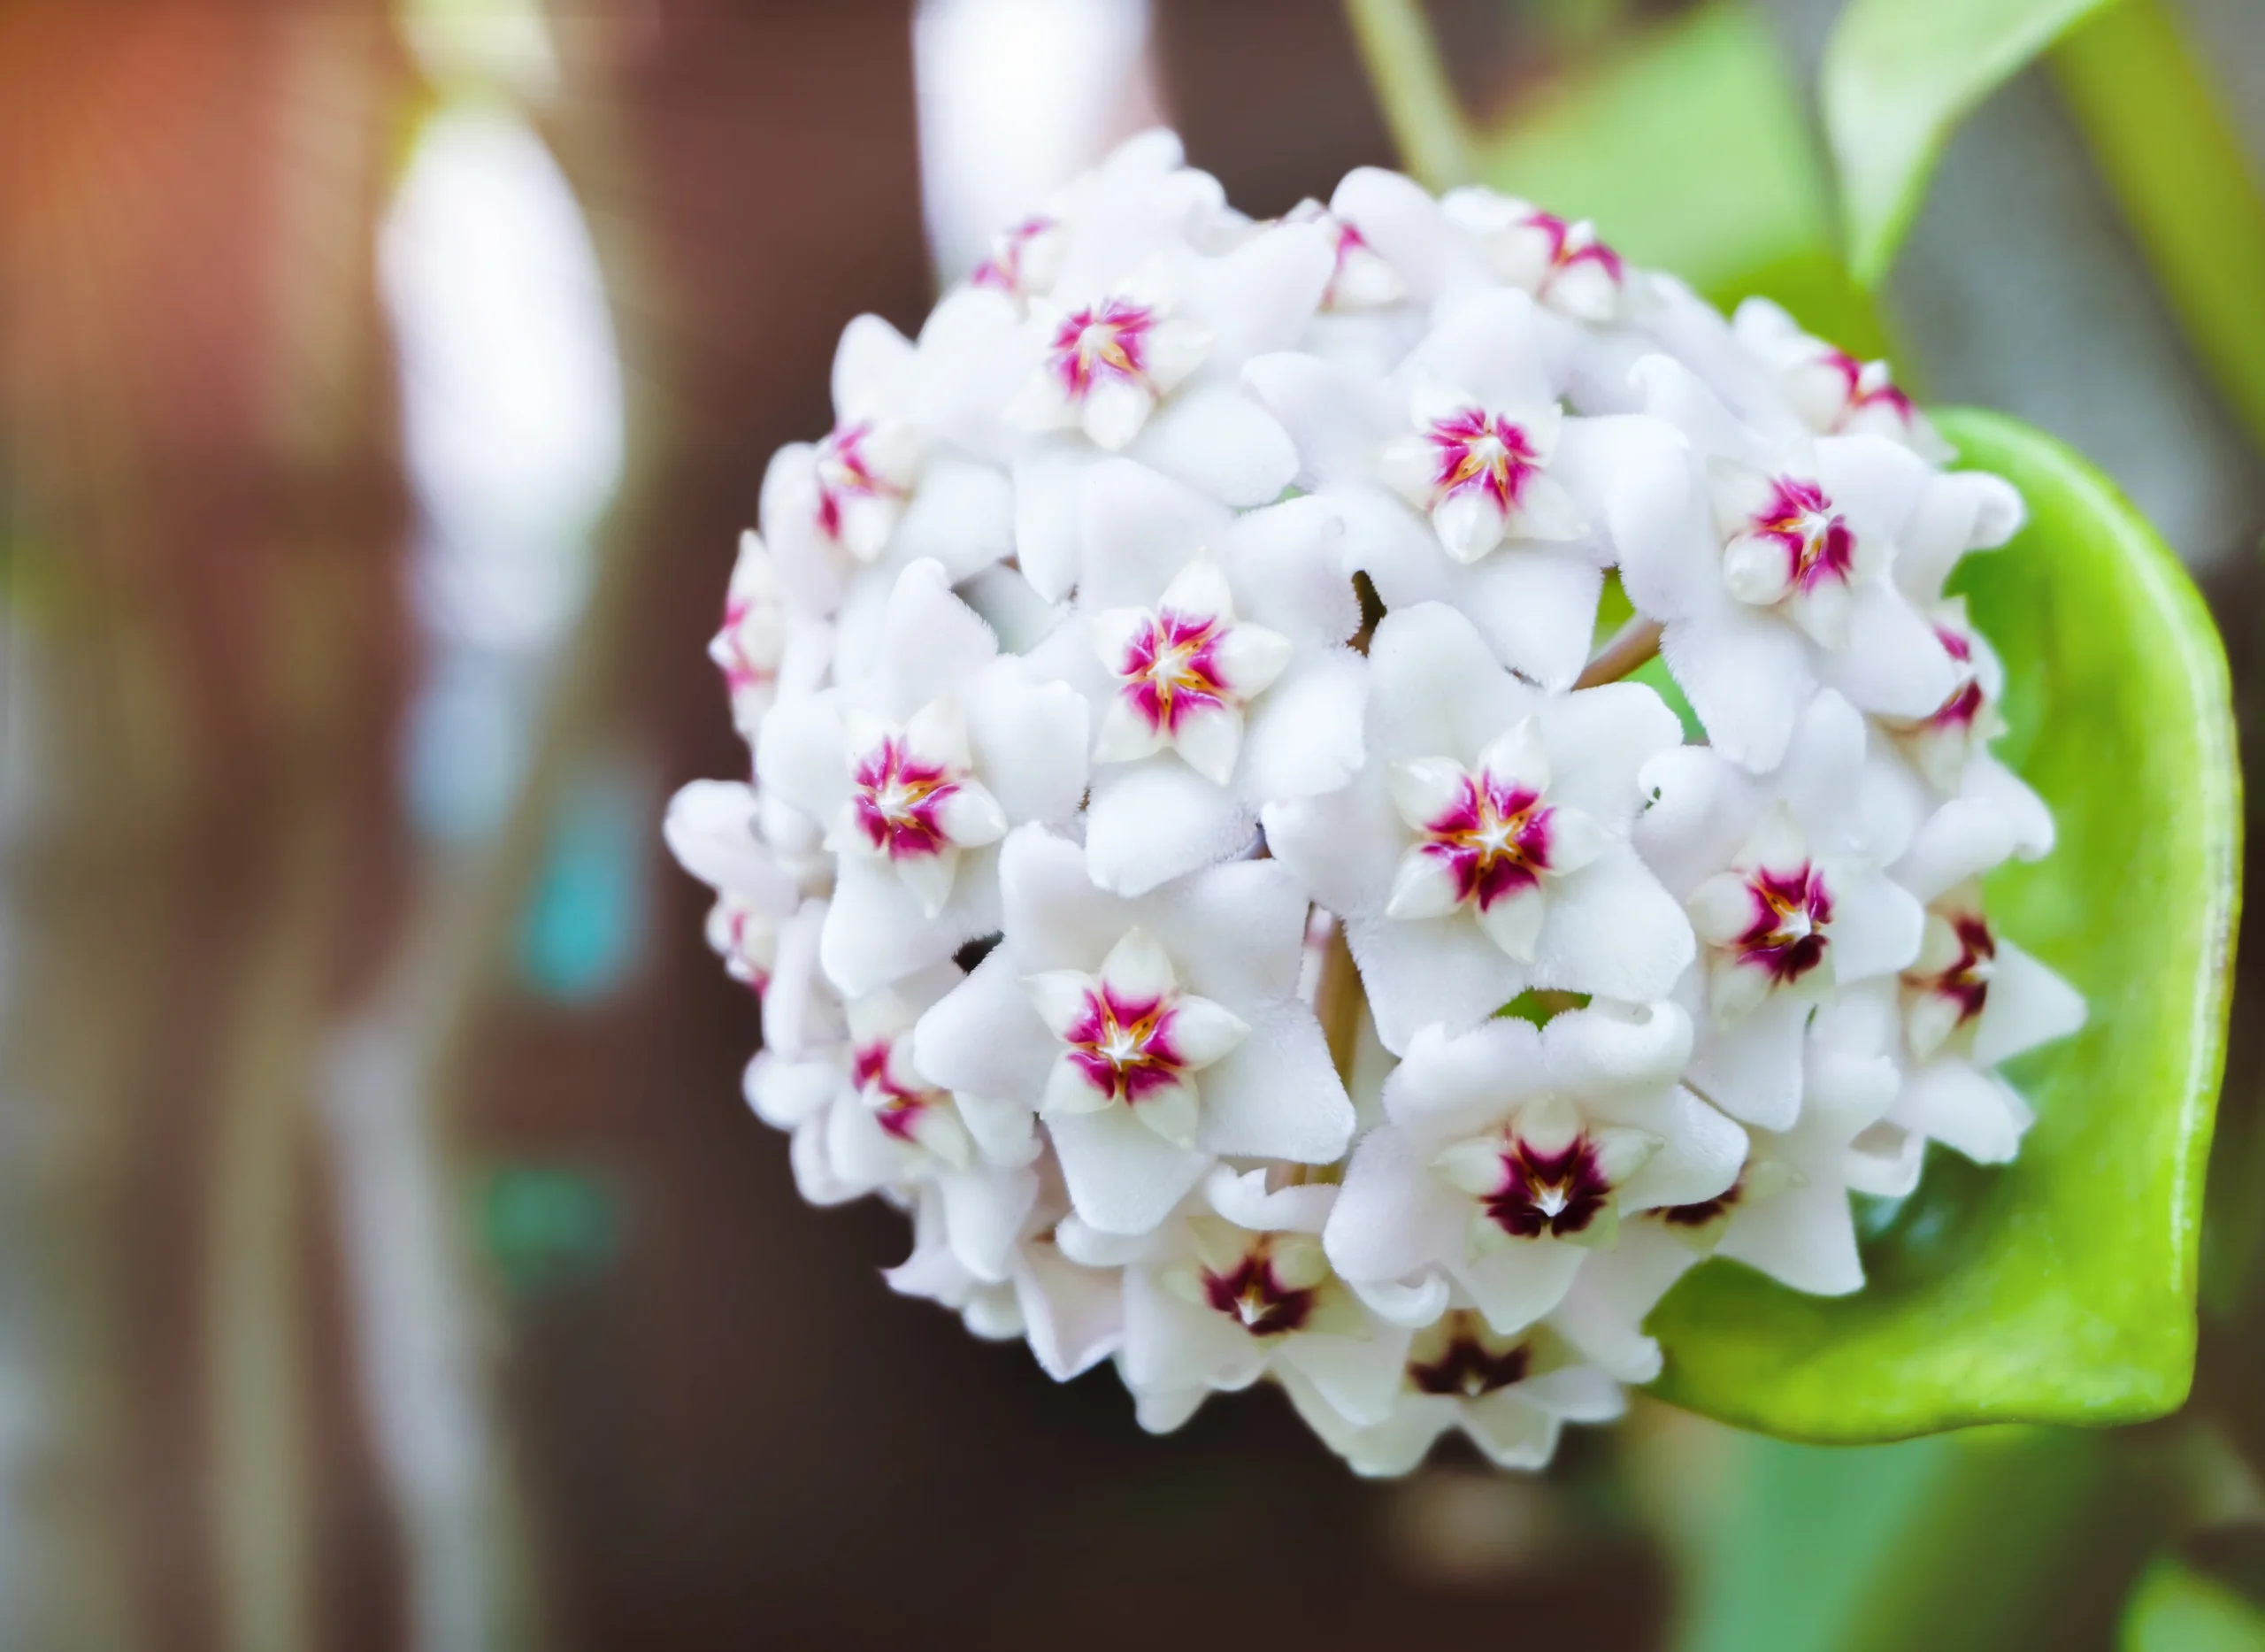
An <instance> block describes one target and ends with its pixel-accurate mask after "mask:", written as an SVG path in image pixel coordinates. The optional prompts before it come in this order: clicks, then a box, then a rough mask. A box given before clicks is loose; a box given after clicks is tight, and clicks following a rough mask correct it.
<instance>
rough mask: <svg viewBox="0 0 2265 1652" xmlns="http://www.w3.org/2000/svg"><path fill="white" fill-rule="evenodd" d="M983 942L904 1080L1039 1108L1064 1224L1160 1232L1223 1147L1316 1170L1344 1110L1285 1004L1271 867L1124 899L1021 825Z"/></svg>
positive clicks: (1294, 950)
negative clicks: (1061, 1188)
mask: <svg viewBox="0 0 2265 1652" xmlns="http://www.w3.org/2000/svg"><path fill="white" fill-rule="evenodd" d="M1000 882H1001V887H1002V891H1003V894H1004V897H1005V898H1004V924H1003V933H1002V940H1001V941H1000V944H999V945H998V946H997V947H996V948H995V949H994V950H993V951H992V953H991V954H990V956H989V957H986V958H985V959H984V960H983V962H982V963H981V964H978V965H977V966H976V969H975V971H974V972H973V973H972V974H971V975H970V976H969V977H968V979H967V980H966V981H965V982H964V984H963V985H962V986H961V987H959V988H958V989H957V990H956V991H955V992H954V993H953V994H952V995H950V996H949V997H948V998H946V999H945V1000H944V1001H943V1002H942V1003H940V1004H938V1005H937V1006H936V1007H935V1008H934V1009H933V1010H930V1011H929V1012H928V1013H927V1015H925V1017H924V1018H922V1019H921V1022H920V1026H919V1028H918V1035H917V1041H916V1045H915V1055H916V1060H917V1064H918V1068H919V1071H920V1072H923V1073H924V1074H925V1075H926V1076H927V1077H928V1079H929V1080H930V1081H931V1082H933V1083H935V1084H939V1085H942V1086H945V1087H949V1088H951V1089H953V1090H956V1091H959V1092H962V1093H968V1092H972V1093H974V1094H976V1095H980V1096H985V1097H988V1098H993V1099H995V1100H997V1101H1000V1102H1003V1103H1017V1104H1019V1105H1020V1106H1022V1107H1023V1108H1025V1110H1033V1111H1035V1110H1040V1109H1043V1110H1044V1114H1045V1128H1046V1133H1047V1134H1048V1138H1049V1139H1050V1140H1051V1141H1052V1142H1053V1145H1054V1147H1055V1149H1056V1153H1057V1154H1058V1156H1059V1157H1060V1159H1061V1163H1062V1170H1063V1177H1064V1179H1065V1180H1066V1181H1067V1183H1068V1187H1069V1195H1070V1201H1071V1205H1072V1207H1073V1208H1074V1209H1075V1210H1076V1212H1077V1214H1078V1216H1079V1218H1081V1219H1082V1220H1083V1221H1085V1222H1086V1223H1087V1224H1089V1225H1090V1226H1093V1227H1094V1228H1097V1229H1100V1230H1101V1231H1102V1232H1104V1233H1145V1232H1147V1231H1148V1230H1149V1229H1151V1228H1153V1227H1155V1226H1156V1225H1157V1224H1158V1223H1160V1222H1162V1221H1163V1219H1164V1218H1165V1217H1166V1216H1167V1215H1168V1214H1169V1213H1170V1212H1171V1209H1172V1207H1173V1206H1174V1205H1176V1204H1178V1203H1179V1201H1180V1199H1181V1198H1182V1197H1184V1196H1185V1195H1186V1193H1187V1192H1188V1190H1189V1189H1191V1188H1192V1187H1194V1185H1195V1183H1196V1181H1197V1180H1198V1179H1200V1178H1201V1177H1202V1173H1203V1172H1204V1171H1205V1169H1206V1168H1208V1167H1209V1164H1210V1163H1211V1162H1212V1160H1213V1159H1215V1158H1217V1157H1219V1156H1230V1155H1232V1156H1253V1157H1266V1158H1280V1159H1288V1160H1292V1161H1294V1162H1297V1163H1301V1164H1326V1163H1328V1162H1329V1161H1331V1160H1332V1159H1334V1158H1336V1157H1337V1156H1339V1155H1340V1154H1341V1153H1342V1152H1343V1151H1344V1149H1345V1145H1346V1142H1347V1138H1348V1137H1349V1136H1350V1135H1351V1133H1352V1127H1353V1110H1352V1103H1350V1102H1349V1101H1348V1100H1347V1098H1346V1095H1345V1088H1344V1086H1343V1084H1342V1083H1341V1082H1340V1080H1338V1077H1337V1075H1336V1072H1335V1071H1334V1070H1333V1069H1332V1067H1331V1065H1330V1062H1329V1052H1328V1049H1327V1047H1326V1045H1325V1044H1324V1041H1323V1040H1322V1035H1321V1028H1320V1026H1319V1024H1318V1023H1317V1021H1316V1020H1315V1019H1314V1017H1313V1012H1312V1011H1311V1010H1309V1009H1308V1008H1307V1007H1306V1006H1305V1005H1304V1004H1303V1003H1301V1002H1300V1001H1299V1000H1298V997H1297V985H1298V971H1299V965H1300V963H1301V957H1302V952H1303V946H1304V934H1305V922H1306V903H1305V898H1304V895H1303V893H1302V892H1301V890H1300V889H1299V888H1298V887H1297V882H1296V880H1295V879H1294V878H1293V877H1292V876H1291V875H1290V874H1289V873H1288V872H1286V871H1285V870H1284V869H1283V868H1281V867H1279V866H1276V865H1272V864H1267V863H1264V862H1240V863H1236V864H1229V865H1225V866H1216V867H1212V868H1210V869H1209V870H1207V871H1204V872H1197V873H1195V874H1194V875H1193V876H1191V877H1188V878H1186V879H1182V880H1178V881H1176V882H1174V883H1172V884H1169V885H1167V886H1165V887H1163V888H1161V889H1158V890H1156V891H1155V892H1153V893H1152V894H1149V895H1145V896H1143V897H1141V898H1140V899H1139V900H1126V899H1124V898H1122V897H1120V896H1117V895H1110V894H1108V893H1107V892H1105V891H1103V890H1102V889H1100V888H1098V887H1095V885H1094V882H1093V881H1092V880H1091V878H1090V877H1089V876H1088V874H1087V872H1086V863H1085V856H1084V853H1083V851H1082V850H1080V849H1079V848H1078V847H1077V846H1076V845H1075V844H1072V843H1070V842H1067V841H1063V839H1060V838H1057V837H1055V836H1053V835H1051V834H1048V833H1046V832H1044V831H1041V830H1039V829H1037V828H1035V827H1025V828H1023V829H1021V830H1019V831H1017V832H1016V833H1015V834H1013V835H1012V836H1010V838H1009V839H1008V840H1007V843H1006V847H1005V849H1004V852H1003V853H1002V856H1001V859H1000Z"/></svg>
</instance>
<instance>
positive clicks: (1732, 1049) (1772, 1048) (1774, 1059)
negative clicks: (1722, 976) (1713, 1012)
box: [1691, 972, 1810, 1130]
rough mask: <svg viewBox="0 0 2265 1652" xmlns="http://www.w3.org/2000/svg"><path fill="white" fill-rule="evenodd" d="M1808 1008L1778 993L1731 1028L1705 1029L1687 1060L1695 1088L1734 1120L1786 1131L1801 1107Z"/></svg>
mask: <svg viewBox="0 0 2265 1652" xmlns="http://www.w3.org/2000/svg"><path fill="white" fill-rule="evenodd" d="M1750 973H1758V972H1750ZM1809 1008H1810V1006H1809V1005H1808V1003H1805V1002H1804V1001H1802V1000H1801V999H1799V998H1795V997H1791V996H1788V995H1785V994H1777V995H1773V996H1771V997H1770V998H1769V999H1768V1000H1766V1001H1765V1002H1764V1003H1761V1004H1760V1005H1758V1006H1757V1007H1756V1008H1755V1009H1754V1011H1753V1012H1752V1013H1751V1014H1749V1015H1747V1016H1746V1017H1745V1018H1742V1019H1740V1020H1739V1022H1738V1023H1737V1024H1736V1025H1735V1026H1726V1027H1725V1026H1714V1027H1711V1028H1708V1029H1707V1030H1706V1031H1705V1032H1703V1033H1701V1038H1700V1041H1699V1048H1698V1049H1697V1050H1696V1051H1695V1052H1694V1053H1693V1056H1692V1059H1691V1082H1692V1085H1693V1087H1694V1088H1696V1089H1697V1090H1698V1091H1699V1092H1700V1094H1701V1095H1704V1096H1705V1097H1706V1098H1707V1099H1708V1101H1710V1102H1712V1103H1715V1105H1716V1106H1717V1107H1719V1108H1721V1109H1722V1110H1724V1112H1726V1113H1728V1114H1730V1116H1731V1118H1737V1119H1740V1120H1743V1121H1744V1122H1745V1123H1747V1124H1749V1125H1754V1126H1759V1127H1760V1128H1762V1129H1764V1130H1783V1129H1785V1128H1786V1127H1787V1126H1790V1125H1791V1124H1792V1123H1793V1118H1794V1117H1795V1115H1796V1114H1797V1113H1798V1112H1799V1111H1800V1101H1801V1033H1802V1031H1803V1030H1804V1029H1805V1028H1806V1027H1807V1026H1808V1016H1809Z"/></svg>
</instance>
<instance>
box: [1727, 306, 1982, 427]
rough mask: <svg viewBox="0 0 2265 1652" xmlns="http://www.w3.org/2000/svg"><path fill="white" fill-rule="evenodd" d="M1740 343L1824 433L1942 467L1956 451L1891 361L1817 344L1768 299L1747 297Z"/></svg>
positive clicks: (1738, 327)
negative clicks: (1884, 445)
mask: <svg viewBox="0 0 2265 1652" xmlns="http://www.w3.org/2000/svg"><path fill="white" fill-rule="evenodd" d="M1731 331H1732V332H1733V334H1735V335H1736V337H1737V339H1738V342H1739V343H1740V344H1741V345H1743V346H1744V347H1745V348H1746V350H1747V351H1748V352H1749V353H1750V354H1751V355H1752V356H1753V357H1754V358H1755V359H1756V360H1757V361H1759V362H1760V363H1761V364H1762V365H1763V366H1764V367H1766V368H1767V369H1768V370H1769V371H1770V373H1772V374H1773V375H1774V376H1775V378H1776V379H1777V385H1778V388H1779V389H1780V390H1781V391H1782V392H1783V393H1784V395H1785V399H1786V400H1787V401H1789V402H1790V403H1792V404H1793V407H1794V409H1795V410H1796V411H1799V412H1800V416H1801V418H1802V419H1804V420H1805V421H1806V422H1807V423H1808V427H1809V428H1810V429H1811V430H1814V431H1816V433H1817V434H1819V435H1831V436H1840V435H1865V436H1885V437H1886V438H1887V439H1889V440H1890V441H1893V442H1903V443H1904V444H1906V445H1907V446H1908V447H1910V448H1911V449H1914V450H1915V451H1916V452H1917V453H1919V454H1920V455H1921V456H1922V457H1925V458H1928V459H1930V460H1932V461H1934V462H1935V463H1937V464H1940V463H1941V462H1942V461H1944V460H1946V459H1947V458H1949V457H1951V450H1950V448H1949V445H1948V444H1947V443H1946V442H1944V441H1943V439H1942V438H1941V437H1940V436H1938V435H1937V434H1935V432H1934V427H1933V426H1931V425H1930V424H1928V422H1927V420H1926V417H1925V415H1923V414H1922V413H1921V412H1920V411H1919V410H1918V409H1917V408H1916V407H1915V406H1914V405H1912V402H1911V398H1910V397H1909V396H1906V395H1904V393H1903V392H1902V391H1901V390H1900V389H1899V388H1896V384H1895V380H1894V377H1893V374H1892V373H1890V372H1889V369H1888V365H1887V364H1886V363H1885V362H1884V361H1859V360H1857V359H1856V358H1855V357H1854V356H1851V355H1850V354H1848V352H1847V351H1846V350H1840V349H1838V348H1836V347H1835V346H1833V345H1831V344H1828V343H1826V342H1824V340H1823V339H1820V338H1812V337H1811V336H1810V335H1809V334H1807V333H1804V332H1802V331H1801V329H1800V324H1799V323H1798V322H1796V321H1795V320H1794V319H1793V317H1791V316H1789V315H1787V314H1786V313H1785V311H1783V310H1781V309H1779V308H1778V307H1777V305H1776V304H1771V303H1770V301H1769V300H1768V299H1767V298H1748V299H1747V300H1746V302H1745V303H1743V304H1739V307H1738V313H1737V314H1736V315H1734V316H1733V317H1731Z"/></svg>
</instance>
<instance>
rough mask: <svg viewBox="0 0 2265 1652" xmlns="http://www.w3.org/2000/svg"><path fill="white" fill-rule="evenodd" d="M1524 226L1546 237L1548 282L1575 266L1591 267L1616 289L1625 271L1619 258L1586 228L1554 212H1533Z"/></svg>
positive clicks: (1546, 280) (1545, 280) (1592, 231)
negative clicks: (1606, 276)
mask: <svg viewBox="0 0 2265 1652" xmlns="http://www.w3.org/2000/svg"><path fill="white" fill-rule="evenodd" d="M1525 227H1526V228H1528V229H1538V230H1539V231H1540V232H1541V233H1542V234H1545V235H1547V236H1548V237H1549V276H1548V277H1545V278H1544V279H1543V281H1542V285H1543V286H1544V287H1547V285H1548V283H1549V280H1550V279H1551V278H1554V277H1555V276H1556V275H1558V274H1559V273H1562V272H1563V271H1566V270H1570V269H1571V268H1573V267H1574V266H1575V265H1581V264H1593V265H1596V266H1597V267H1598V268H1599V269H1601V270H1602V271H1603V272H1604V273H1606V274H1607V275H1609V276H1610V277H1611V278H1612V281H1613V284H1614V285H1615V286H1618V285H1619V283H1620V280H1621V277H1622V274H1623V272H1624V265H1622V263H1621V260H1620V255H1619V254H1618V253H1616V252H1615V251H1614V250H1612V249H1611V248H1609V247H1608V246H1606V245H1605V244H1604V242H1601V241H1599V240H1598V239H1597V238H1596V232H1595V231H1594V230H1593V229H1590V228H1589V227H1587V226H1586V225H1582V224H1572V223H1569V222H1567V221H1566V220H1565V219H1562V218H1559V217H1558V216H1557V215H1556V214H1555V213H1554V212H1536V213H1534V214H1532V216H1531V217H1529V218H1527V219H1525Z"/></svg>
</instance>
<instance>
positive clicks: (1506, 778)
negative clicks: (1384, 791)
mask: <svg viewBox="0 0 2265 1652" xmlns="http://www.w3.org/2000/svg"><path fill="white" fill-rule="evenodd" d="M1478 766H1479V767H1480V768H1481V769H1483V770H1485V771H1486V772H1487V773H1488V774H1489V775H1491V776H1493V779H1494V780H1497V781H1498V782H1500V783H1501V784H1502V785H1505V786H1516V787H1522V788H1524V789H1525V790H1527V791H1532V792H1546V791H1547V790H1548V789H1549V749H1548V748H1547V746H1545V745H1544V744H1543V743H1542V740H1541V726H1540V722H1539V718H1531V717H1524V718H1519V719H1518V720H1517V721H1516V723H1514V724H1512V725H1511V726H1509V728H1507V729H1505V730H1503V731H1502V733H1501V734H1499V735H1497V736H1496V737H1495V738H1494V739H1493V740H1492V741H1489V742H1488V743H1487V745H1486V749H1485V750H1483V751H1481V752H1480V753H1479V754H1478ZM1411 824H1412V823H1411Z"/></svg>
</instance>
